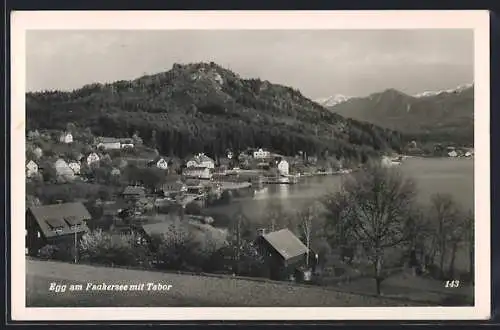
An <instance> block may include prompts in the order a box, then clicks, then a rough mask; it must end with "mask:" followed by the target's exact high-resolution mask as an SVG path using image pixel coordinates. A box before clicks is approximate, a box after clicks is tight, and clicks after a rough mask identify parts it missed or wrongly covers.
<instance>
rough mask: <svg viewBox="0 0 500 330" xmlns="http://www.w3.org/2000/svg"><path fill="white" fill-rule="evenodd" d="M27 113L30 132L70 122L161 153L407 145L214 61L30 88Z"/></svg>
mask: <svg viewBox="0 0 500 330" xmlns="http://www.w3.org/2000/svg"><path fill="white" fill-rule="evenodd" d="M26 112H27V117H28V120H27V122H28V129H35V128H37V129H40V128H53V129H58V128H59V129H64V127H66V124H67V123H68V122H73V123H75V124H76V125H77V126H78V127H86V128H87V127H88V128H90V129H91V130H92V131H93V132H94V133H95V134H103V135H106V136H117V137H125V136H131V135H132V134H133V133H134V132H135V131H138V132H139V134H140V135H141V137H142V138H143V139H144V141H145V142H146V143H149V144H153V145H155V146H156V147H157V148H158V149H159V150H160V152H161V153H164V154H175V155H178V156H184V155H187V154H189V153H193V152H199V151H204V152H207V153H209V154H212V155H214V156H217V155H221V154H223V153H224V152H225V150H226V149H233V150H242V149H245V148H247V147H266V148H271V149H273V150H275V151H278V152H282V153H284V154H286V155H295V154H296V153H297V152H298V151H305V152H308V153H309V154H311V153H314V154H318V155H320V154H322V153H324V152H325V151H328V152H329V154H330V155H333V154H334V155H338V156H339V157H346V158H356V157H357V158H358V159H361V158H365V157H366V156H370V155H373V154H375V153H377V152H379V151H381V150H384V149H386V148H390V149H398V148H399V147H400V146H401V145H402V144H403V143H404V142H403V141H401V139H402V137H401V135H400V134H399V133H397V132H393V131H391V130H388V129H382V128H380V127H377V126H374V125H372V124H368V123H361V122H358V121H355V120H351V119H345V118H344V117H342V116H340V115H338V114H335V113H332V112H331V111H328V110H327V109H325V108H323V107H322V106H320V105H318V104H316V103H315V102H313V101H311V100H309V99H308V98H306V97H304V96H303V95H302V94H301V93H300V92H299V91H297V90H295V89H292V88H290V87H286V86H282V85H276V84H271V83H269V82H268V81H261V80H260V79H242V78H240V77H239V76H238V75H237V74H235V73H233V72H231V71H229V70H226V69H224V68H222V67H220V66H219V65H217V64H214V63H196V64H186V65H181V64H174V66H173V68H172V69H171V70H170V71H168V72H164V73H159V74H155V75H150V76H144V77H141V78H138V79H135V80H132V81H117V82H114V83H111V84H92V85H86V86H84V87H82V88H81V89H78V90H74V91H72V92H60V91H50V92H37V93H28V94H27V95H26ZM153 140H154V141H153Z"/></svg>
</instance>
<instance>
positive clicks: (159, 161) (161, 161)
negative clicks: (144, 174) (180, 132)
mask: <svg viewBox="0 0 500 330" xmlns="http://www.w3.org/2000/svg"><path fill="white" fill-rule="evenodd" d="M148 166H156V167H157V168H159V169H160V170H168V160H167V159H165V157H162V156H157V157H156V158H155V159H153V160H151V161H150V162H149V163H148Z"/></svg>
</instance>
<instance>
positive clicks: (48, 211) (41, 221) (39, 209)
mask: <svg viewBox="0 0 500 330" xmlns="http://www.w3.org/2000/svg"><path fill="white" fill-rule="evenodd" d="M29 211H30V212H31V214H32V215H33V217H34V218H35V220H36V222H37V223H38V225H39V226H40V229H41V230H42V232H43V234H44V235H45V237H54V236H60V235H68V234H74V233H75V231H76V232H84V231H87V230H88V228H87V225H86V223H85V221H87V220H90V219H91V216H90V213H89V212H88V211H87V209H86V208H85V206H84V205H83V204H82V203H64V204H53V205H42V206H35V207H30V208H29ZM74 225H79V227H77V228H72V226H74ZM56 229H57V230H58V231H59V232H56Z"/></svg>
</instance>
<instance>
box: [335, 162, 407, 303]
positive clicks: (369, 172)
mask: <svg viewBox="0 0 500 330" xmlns="http://www.w3.org/2000/svg"><path fill="white" fill-rule="evenodd" d="M338 197H340V198H341V201H339V203H338V204H337V210H336V212H337V216H338V217H339V218H340V219H339V220H337V221H338V223H337V227H340V228H343V229H348V230H346V231H345V235H346V236H347V235H348V236H347V239H350V240H353V241H357V242H359V243H360V244H361V245H362V247H363V250H362V251H363V253H364V254H365V256H366V257H367V259H368V261H369V262H370V264H371V265H372V267H373V269H374V279H375V284H376V291H377V294H380V293H381V288H380V287H381V283H382V280H383V273H382V268H383V263H384V255H385V252H386V250H387V249H389V248H393V247H395V246H398V245H401V244H403V243H404V242H405V241H407V240H408V239H409V237H408V231H407V230H406V227H407V223H408V214H410V211H411V209H412V206H413V202H414V198H415V184H414V182H413V181H412V180H410V179H408V178H404V177H403V176H402V174H401V173H400V172H399V171H397V170H396V169H392V168H391V169H388V168H383V167H381V166H380V165H379V164H378V163H369V164H368V165H367V166H366V167H365V170H364V171H360V172H356V173H354V174H353V175H352V176H350V177H348V178H347V179H346V180H345V181H344V182H343V183H342V187H341V193H340V194H339V195H338ZM346 224H349V226H348V227H346Z"/></svg>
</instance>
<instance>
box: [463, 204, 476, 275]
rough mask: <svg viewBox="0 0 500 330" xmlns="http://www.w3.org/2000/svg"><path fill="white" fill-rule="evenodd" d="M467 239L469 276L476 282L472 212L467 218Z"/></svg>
mask: <svg viewBox="0 0 500 330" xmlns="http://www.w3.org/2000/svg"><path fill="white" fill-rule="evenodd" d="M464 227H465V239H466V242H467V245H468V250H469V251H468V252H469V276H470V277H471V279H472V280H474V246H475V244H474V213H473V212H472V210H470V211H469V212H468V214H467V216H466V217H465V223H464Z"/></svg>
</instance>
